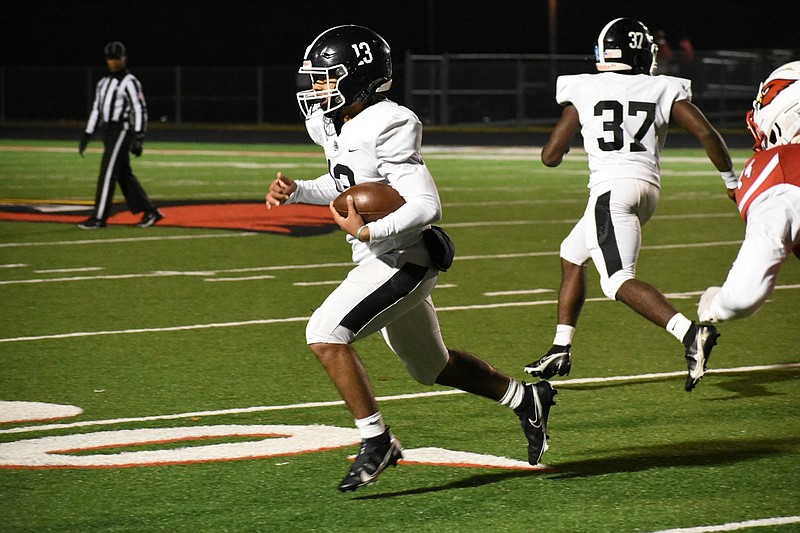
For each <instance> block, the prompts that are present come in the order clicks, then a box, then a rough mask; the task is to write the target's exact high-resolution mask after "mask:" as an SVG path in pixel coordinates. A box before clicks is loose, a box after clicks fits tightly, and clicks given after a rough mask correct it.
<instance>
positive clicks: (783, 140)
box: [747, 61, 800, 151]
mask: <svg viewBox="0 0 800 533" xmlns="http://www.w3.org/2000/svg"><path fill="white" fill-rule="evenodd" d="M747 127H748V128H749V129H750V133H752V134H753V138H754V139H755V141H756V143H755V146H753V150H755V151H759V150H766V149H768V148H772V147H774V146H780V145H783V144H798V143H800V61H792V62H791V63H786V64H785V65H783V66H782V67H778V68H777V69H775V70H774V71H773V72H772V74H770V75H769V76H768V77H767V79H766V80H764V81H763V82H761V85H760V86H759V88H758V94H757V95H756V99H755V100H754V101H753V109H751V110H750V111H748V112H747Z"/></svg>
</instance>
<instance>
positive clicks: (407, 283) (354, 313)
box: [339, 263, 428, 333]
mask: <svg viewBox="0 0 800 533" xmlns="http://www.w3.org/2000/svg"><path fill="white" fill-rule="evenodd" d="M427 272H428V269H427V268H426V267H424V266H420V265H415V264H414V263H406V264H405V265H403V267H402V268H401V269H400V270H398V271H397V273H395V275H394V276H392V277H391V278H389V279H388V280H387V281H386V283H384V284H383V285H381V286H380V287H378V289H377V290H376V291H375V292H373V293H372V294H370V295H369V296H367V297H366V298H364V299H363V300H361V302H360V303H359V304H358V305H356V306H355V307H354V308H353V309H352V310H351V311H350V312H349V313H347V315H345V317H344V318H343V319H342V321H341V322H340V324H339V325H341V326H343V327H345V328H347V329H349V330H350V331H352V332H353V333H358V332H359V331H361V329H362V328H363V327H364V326H366V325H367V324H368V323H369V321H370V320H372V319H373V318H375V317H376V316H378V315H379V314H380V313H382V312H383V311H385V310H386V309H388V308H389V307H391V306H392V305H394V303H395V302H397V301H398V300H400V299H401V298H402V297H404V296H406V295H408V294H409V293H410V292H411V291H412V290H414V288H415V287H416V286H417V285H419V283H420V282H421V281H422V279H423V278H424V277H425V274H426V273H427Z"/></svg>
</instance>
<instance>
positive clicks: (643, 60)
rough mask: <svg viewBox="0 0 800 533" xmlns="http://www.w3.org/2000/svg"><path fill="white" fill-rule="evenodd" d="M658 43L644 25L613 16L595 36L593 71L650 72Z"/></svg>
mask: <svg viewBox="0 0 800 533" xmlns="http://www.w3.org/2000/svg"><path fill="white" fill-rule="evenodd" d="M657 53H658V45H657V44H655V41H654V40H653V36H652V35H651V34H650V30H648V29H647V26H645V25H644V24H642V23H641V22H639V21H638V20H634V19H630V18H618V19H614V20H612V21H611V22H609V23H608V24H606V27H605V28H603V31H601V32H600V35H599V36H598V37H597V45H596V46H595V47H594V56H595V58H596V59H597V70H599V71H600V72H607V71H621V72H626V71H630V73H631V74H650V75H652V74H654V73H655V71H656V54H657Z"/></svg>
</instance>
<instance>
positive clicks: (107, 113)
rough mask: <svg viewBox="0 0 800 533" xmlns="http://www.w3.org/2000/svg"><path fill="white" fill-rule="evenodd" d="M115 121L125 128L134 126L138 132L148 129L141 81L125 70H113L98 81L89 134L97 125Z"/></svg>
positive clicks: (90, 117)
mask: <svg viewBox="0 0 800 533" xmlns="http://www.w3.org/2000/svg"><path fill="white" fill-rule="evenodd" d="M114 122H119V123H121V124H122V126H123V128H124V129H129V128H130V127H133V131H134V132H135V133H144V132H145V131H147V104H146V103H145V100H144V93H142V84H141V83H139V80H138V79H136V77H135V76H134V75H133V74H131V73H130V72H128V71H126V70H121V71H119V72H114V73H111V74H109V75H107V76H105V77H104V78H103V79H101V80H100V81H99V82H97V89H96V90H95V95H94V103H93V104H92V112H91V114H90V115H89V120H88V121H87V122H86V133H88V134H89V135H91V134H93V133H94V132H95V129H96V128H97V126H98V125H100V124H111V123H114Z"/></svg>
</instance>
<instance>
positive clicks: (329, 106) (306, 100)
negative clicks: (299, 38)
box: [297, 61, 348, 118]
mask: <svg viewBox="0 0 800 533" xmlns="http://www.w3.org/2000/svg"><path fill="white" fill-rule="evenodd" d="M304 63H305V62H304ZM307 63H309V66H305V64H304V66H303V67H301V68H300V71H299V72H300V73H301V74H308V75H309V76H310V78H311V88H310V89H306V90H304V91H299V92H298V93H297V104H298V105H299V106H300V111H301V112H302V113H303V116H304V117H306V118H308V117H310V116H311V115H312V114H314V113H315V112H320V111H321V112H322V113H324V114H326V115H327V114H329V113H331V112H333V111H335V110H337V109H339V108H340V107H342V106H343V105H344V104H345V97H344V95H343V94H342V92H341V91H340V90H339V84H340V83H341V82H342V80H344V78H346V77H347V74H348V72H347V67H345V66H344V65H336V66H334V67H313V66H310V61H307Z"/></svg>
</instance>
